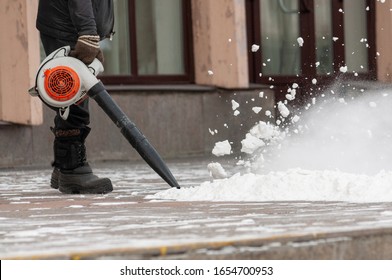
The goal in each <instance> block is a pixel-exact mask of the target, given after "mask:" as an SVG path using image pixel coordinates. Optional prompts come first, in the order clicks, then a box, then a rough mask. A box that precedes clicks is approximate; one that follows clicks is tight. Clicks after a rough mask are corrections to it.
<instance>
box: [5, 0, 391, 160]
mask: <svg viewBox="0 0 392 280" xmlns="http://www.w3.org/2000/svg"><path fill="white" fill-rule="evenodd" d="M4 2H5V3H3V5H2V8H1V10H0V21H1V25H0V29H3V30H2V32H0V42H1V44H0V48H1V49H0V50H1V51H0V61H1V63H0V155H1V156H0V167H14V166H27V165H49V163H50V161H51V160H52V148H51V146H52V141H53V136H52V135H51V133H50V130H49V127H50V126H51V125H52V122H53V116H54V112H52V111H51V110H50V109H48V108H46V107H44V106H43V105H42V104H41V102H40V100H39V99H37V98H33V97H30V96H29V95H28V94H27V90H28V89H29V88H30V87H31V86H32V85H33V84H34V80H35V73H36V71H37V69H38V66H39V63H40V61H41V59H42V53H41V51H40V49H41V48H40V42H39V34H38V32H37V30H36V28H35V16H36V10H37V6H38V4H37V3H38V1H31V0H16V1H4ZM114 2H115V13H116V20H115V31H116V34H115V36H114V37H113V40H111V41H110V40H105V41H103V42H102V43H101V48H102V49H103V51H104V55H105V63H104V67H105V72H104V73H103V74H102V75H100V79H101V80H102V81H103V82H104V84H105V85H106V87H107V89H108V91H109V92H110V94H111V95H112V96H113V98H114V99H115V100H116V101H117V102H118V103H119V105H120V106H121V107H122V108H123V110H124V111H125V112H126V113H127V115H128V116H129V117H130V119H131V120H133V121H134V122H135V123H136V125H137V126H138V128H139V129H140V130H141V131H142V132H143V133H144V134H145V135H146V137H147V138H148V139H149V141H150V142H151V143H152V144H153V145H154V146H155V147H156V149H157V150H158V151H159V152H160V154H161V155H162V156H163V157H164V158H170V157H187V156H193V155H206V154H211V149H212V148H213V145H214V143H215V142H217V141H222V140H229V141H230V142H232V144H233V150H234V152H237V151H239V149H240V141H241V140H242V139H243V138H244V136H245V134H246V132H247V131H248V130H249V128H250V127H252V126H253V125H254V124H255V123H256V122H257V121H260V120H263V121H274V118H273V117H274V110H275V108H274V107H275V104H276V102H277V101H281V100H283V99H284V96H285V94H286V92H287V89H288V88H289V87H291V86H292V85H293V84H294V83H295V84H297V85H298V90H297V99H296V100H297V101H298V104H297V105H296V106H301V104H303V102H305V101H306V100H307V99H308V98H309V97H310V96H314V95H316V94H318V93H320V92H322V91H323V90H324V89H325V88H328V87H329V86H330V85H331V84H333V83H336V81H337V80H339V81H341V82H342V81H358V82H363V81H376V82H378V83H389V82H390V81H391V76H390V72H391V71H392V69H391V62H392V52H391V51H390V46H391V40H392V22H391V21H392V12H391V11H392V1H391V0H159V1H158V0H115V1H114ZM261 92H262V94H260V93H261ZM232 101H235V102H236V103H238V104H239V105H240V107H239V108H238V113H239V114H238V113H234V110H233V107H232ZM90 106H91V127H92V129H93V130H92V133H91V134H90V136H89V138H88V141H87V146H88V156H89V159H90V160H92V161H98V160H133V159H138V158H139V156H138V155H137V154H136V153H135V152H134V151H133V150H132V148H131V147H130V145H129V144H128V143H127V142H126V140H125V139H123V138H122V136H121V134H120V133H119V131H118V130H117V128H116V127H115V125H114V124H113V123H111V121H110V120H109V119H108V117H107V116H105V114H104V113H103V112H102V111H101V110H100V109H99V108H98V106H96V104H94V102H93V101H92V102H90ZM254 107H261V108H262V111H261V112H258V113H255V112H254V111H253V110H252V108H254ZM267 111H269V112H272V113H271V115H269V114H266V112H267Z"/></svg>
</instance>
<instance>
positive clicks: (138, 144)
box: [87, 82, 180, 189]
mask: <svg viewBox="0 0 392 280" xmlns="http://www.w3.org/2000/svg"><path fill="white" fill-rule="evenodd" d="M87 95H88V96H90V97H91V98H92V99H94V100H95V101H96V102H97V103H98V105H99V106H100V107H101V108H102V109H103V110H104V112H105V113H106V114H107V115H108V116H109V117H110V118H111V120H112V121H113V122H114V123H115V124H116V125H117V127H119V128H120V130H121V133H122V135H124V137H125V138H126V139H127V140H128V142H129V143H130V144H131V145H132V147H133V148H134V149H135V150H136V151H137V152H138V153H139V154H140V155H141V157H142V158H143V159H144V160H145V161H146V162H147V163H148V165H149V166H150V167H151V168H152V169H153V170H154V171H155V172H156V173H158V175H159V176H161V178H162V179H163V180H165V181H166V182H167V183H168V184H169V185H170V186H172V187H175V188H177V189H179V188H180V186H179V184H178V183H177V181H176V179H175V178H174V176H173V174H172V173H171V172H170V170H169V168H168V167H167V166H166V164H165V163H164V162H163V160H162V159H161V157H160V156H159V154H158V152H157V151H156V150H155V149H154V147H153V146H152V145H151V144H150V143H149V142H148V140H147V139H146V137H145V136H144V135H143V134H142V133H141V132H140V130H139V129H138V128H137V127H136V125H135V124H134V123H133V122H131V120H130V119H129V118H128V117H127V115H125V113H124V112H123V111H122V110H121V108H120V107H119V106H118V105H117V104H116V102H115V101H114V100H113V99H112V97H111V96H110V95H109V93H108V92H107V91H106V89H105V87H104V85H103V84H102V82H99V83H97V84H96V85H94V86H93V87H92V88H91V89H90V90H89V91H88V92H87Z"/></svg>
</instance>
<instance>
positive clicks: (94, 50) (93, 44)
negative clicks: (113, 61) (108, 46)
mask: <svg viewBox="0 0 392 280" xmlns="http://www.w3.org/2000/svg"><path fill="white" fill-rule="evenodd" d="M69 56H72V57H75V58H77V59H80V60H81V61H83V62H84V63H85V64H87V65H88V64H90V63H91V62H93V60H94V58H97V59H98V60H99V61H101V62H102V63H103V60H104V59H103V53H102V50H101V49H100V48H99V36H98V35H81V36H79V38H78V41H77V42H76V45H75V48H74V49H73V50H71V52H70V53H69Z"/></svg>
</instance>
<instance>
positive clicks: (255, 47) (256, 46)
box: [252, 44, 260, 52]
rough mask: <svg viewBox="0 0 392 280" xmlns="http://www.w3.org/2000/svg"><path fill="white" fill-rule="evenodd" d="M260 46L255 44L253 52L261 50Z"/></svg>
mask: <svg viewBox="0 0 392 280" xmlns="http://www.w3.org/2000/svg"><path fill="white" fill-rule="evenodd" d="M259 48H260V46H259V45H256V44H253V45H252V52H257V51H258V50H259Z"/></svg>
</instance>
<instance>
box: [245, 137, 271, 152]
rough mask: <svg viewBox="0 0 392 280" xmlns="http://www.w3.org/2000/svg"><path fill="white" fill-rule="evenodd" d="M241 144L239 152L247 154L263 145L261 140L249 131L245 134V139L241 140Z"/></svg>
mask: <svg viewBox="0 0 392 280" xmlns="http://www.w3.org/2000/svg"><path fill="white" fill-rule="evenodd" d="M241 144H242V148H241V152H243V153H247V154H253V153H254V152H255V151H256V150H257V149H259V148H260V147H263V146H264V145H265V143H264V141H263V140H261V139H259V138H257V137H255V136H253V135H252V134H251V133H247V134H246V136H245V139H244V140H242V141H241Z"/></svg>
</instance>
